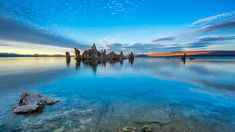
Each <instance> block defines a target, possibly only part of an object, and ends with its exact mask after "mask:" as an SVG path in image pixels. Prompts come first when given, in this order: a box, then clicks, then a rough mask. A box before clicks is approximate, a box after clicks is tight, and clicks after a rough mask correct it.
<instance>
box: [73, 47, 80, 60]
mask: <svg viewBox="0 0 235 132" xmlns="http://www.w3.org/2000/svg"><path fill="white" fill-rule="evenodd" d="M74 52H75V59H76V60H81V55H80V51H79V50H78V49H77V48H74Z"/></svg>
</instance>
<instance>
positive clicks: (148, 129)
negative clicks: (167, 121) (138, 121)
mask: <svg viewBox="0 0 235 132" xmlns="http://www.w3.org/2000/svg"><path fill="white" fill-rule="evenodd" d="M142 131H143V132H153V128H152V126H149V125H144V126H143V127H142Z"/></svg>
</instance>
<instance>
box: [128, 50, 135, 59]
mask: <svg viewBox="0 0 235 132" xmlns="http://www.w3.org/2000/svg"><path fill="white" fill-rule="evenodd" d="M134 58H135V56H134V53H133V52H131V53H130V54H129V59H133V60H134Z"/></svg>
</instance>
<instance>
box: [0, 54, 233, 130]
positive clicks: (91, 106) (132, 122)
mask: <svg viewBox="0 0 235 132" xmlns="http://www.w3.org/2000/svg"><path fill="white" fill-rule="evenodd" d="M234 80H235V59H234V58H217V59H216V58H213V59H206V58H205V59H195V60H187V61H186V62H185V63H183V62H182V61H181V60H180V59H163V58H162V59H160V58H136V59H135V60H134V62H129V61H128V60H125V61H124V62H123V63H102V64H93V63H92V64H90V63H82V62H76V61H75V60H71V63H66V60H65V58H59V57H58V58H49V57H48V58H33V57H32V58H30V57H29V58H27V57H25V58H20V57H19V58H0V90H1V92H0V131H58V132H60V131H61V132H62V131H66V132H67V131H74V132H79V131H81V132H112V131H113V132H121V130H122V128H124V127H128V126H130V127H136V128H137V131H141V128H142V127H143V126H144V125H149V126H151V127H153V131H169V132H171V131H179V132H182V131H198V132H201V131H203V132H204V131H211V132H212V131H213V132H214V131H219V132H233V131H235V114H234V111H235V81H234ZM22 92H31V93H40V94H43V95H48V96H50V97H53V98H56V99H59V100H60V102H58V103H56V104H54V105H51V106H47V107H45V109H44V111H43V112H42V113H35V114H31V115H16V114H14V113H13V112H12V109H13V108H14V106H16V105H17V103H18V100H19V98H20V95H21V93H22Z"/></svg>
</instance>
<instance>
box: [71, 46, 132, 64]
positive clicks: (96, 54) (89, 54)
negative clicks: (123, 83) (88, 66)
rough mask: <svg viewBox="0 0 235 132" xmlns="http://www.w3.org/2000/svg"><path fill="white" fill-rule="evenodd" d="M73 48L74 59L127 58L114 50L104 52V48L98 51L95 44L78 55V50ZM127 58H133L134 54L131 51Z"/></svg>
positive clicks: (104, 59) (114, 59)
mask: <svg viewBox="0 0 235 132" xmlns="http://www.w3.org/2000/svg"><path fill="white" fill-rule="evenodd" d="M74 49H75V59H76V60H96V61H121V60H123V59H127V58H125V57H124V54H123V52H121V53H120V54H116V53H115V52H110V53H108V54H107V53H106V50H101V51H98V50H97V48H96V46H95V44H93V45H92V47H91V48H90V49H88V50H85V51H84V52H83V53H82V55H80V51H79V50H78V49H76V48H74ZM128 58H129V59H134V54H133V52H131V53H130V54H129V57H128Z"/></svg>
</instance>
